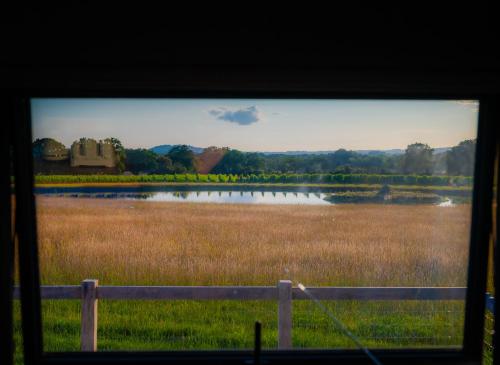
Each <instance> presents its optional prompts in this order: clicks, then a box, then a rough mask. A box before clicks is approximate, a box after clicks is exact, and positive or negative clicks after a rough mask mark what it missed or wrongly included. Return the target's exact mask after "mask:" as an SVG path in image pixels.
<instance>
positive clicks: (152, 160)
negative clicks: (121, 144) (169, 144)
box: [125, 148, 159, 174]
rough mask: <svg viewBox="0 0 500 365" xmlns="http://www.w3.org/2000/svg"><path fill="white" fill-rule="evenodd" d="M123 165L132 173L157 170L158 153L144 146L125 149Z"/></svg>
mask: <svg viewBox="0 0 500 365" xmlns="http://www.w3.org/2000/svg"><path fill="white" fill-rule="evenodd" d="M126 156H127V157H126V160H125V165H126V167H127V170H129V171H132V172H133V173H135V174H137V173H141V172H145V173H151V172H155V171H156V170H158V168H159V166H158V161H157V159H158V155H157V154H156V153H154V152H152V151H150V150H146V149H144V148H137V149H127V152H126Z"/></svg>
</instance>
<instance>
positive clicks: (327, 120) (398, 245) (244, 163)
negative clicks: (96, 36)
mask: <svg viewBox="0 0 500 365" xmlns="http://www.w3.org/2000/svg"><path fill="white" fill-rule="evenodd" d="M478 106H479V104H478V102H477V101H475V100H333V99H332V100H305V99H300V100H297V99H294V100H292V99H41V98H36V99H32V101H31V109H32V132H33V159H34V173H35V195H36V208H37V228H38V240H39V257H40V267H41V281H42V285H46V286H58V287H59V286H67V285H69V287H67V288H66V289H61V290H60V291H59V293H64V294H59V297H58V298H47V299H44V300H43V301H42V312H43V313H42V314H43V334H44V342H43V343H44V350H45V351H78V350H80V349H83V350H85V351H94V350H97V351H100V350H205V349H247V348H251V347H252V346H253V328H254V323H255V321H257V320H258V321H260V322H261V323H262V331H263V333H262V334H263V343H262V344H263V347H264V348H267V349H308V348H323V349H345V348H358V347H366V348H389V349H391V348H458V347H460V346H461V345H462V339H463V323H464V308H465V306H464V304H465V301H464V299H465V287H466V284H467V283H466V279H467V263H468V256H469V252H468V246H469V231H470V224H471V197H472V187H473V171H474V161H475V158H474V157H475V147H476V134H477V117H478ZM92 280H94V281H92ZM137 286H141V287H140V288H138V287H137ZM158 286H159V287H160V288H158ZM94 287H96V288H97V289H94ZM43 290H47V289H44V288H42V291H43ZM82 292H83V293H85V295H84V297H85V298H86V299H85V300H84V301H83V302H82V301H80V298H81V293H82ZM95 292H98V293H99V294H98V295H99V300H98V301H94V300H93V299H92V298H93V297H92V296H93V293H95ZM82 313H84V315H83V318H82ZM95 313H98V317H97V318H98V321H97V329H94V328H93V327H92V325H91V323H93V322H92V316H93V315H94V314H95ZM95 330H97V342H95V341H93V340H92V338H93V336H92V334H93V331H95Z"/></svg>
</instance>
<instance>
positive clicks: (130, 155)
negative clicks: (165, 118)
mask: <svg viewBox="0 0 500 365" xmlns="http://www.w3.org/2000/svg"><path fill="white" fill-rule="evenodd" d="M475 147H476V141H475V140H465V141H462V142H460V143H459V144H458V145H457V146H455V147H453V148H451V149H450V150H448V151H446V152H439V153H437V152H435V151H434V150H433V149H432V148H430V147H429V146H428V145H427V144H424V143H414V144H411V145H409V146H408V147H407V148H406V150H405V152H404V153H403V154H398V155H394V154H393V155H390V154H386V153H381V152H375V153H371V154H370V153H368V154H363V153H359V152H355V151H348V150H345V149H339V150H337V151H335V152H332V153H326V154H298V155H288V154H264V153H257V152H242V151H238V150H231V149H228V148H217V147H209V148H207V149H205V151H204V152H203V153H201V154H195V153H193V152H192V151H191V150H190V149H189V147H188V146H185V145H180V146H175V147H174V148H172V150H170V152H168V153H167V154H166V155H158V154H156V153H154V152H152V151H150V150H146V149H128V150H125V169H126V170H127V171H130V172H132V173H134V174H185V173H199V172H203V173H208V172H209V173H213V174H228V175H259V176H264V175H273V174H286V175H287V176H291V175H293V174H298V175H304V174H323V175H328V174H333V175H339V174H344V175H348V176H353V175H356V174H361V175H362V174H369V175H372V174H381V175H385V174H392V175H398V174H401V175H425V176H430V175H438V176H439V175H449V176H472V175H473V170H474V156H475Z"/></svg>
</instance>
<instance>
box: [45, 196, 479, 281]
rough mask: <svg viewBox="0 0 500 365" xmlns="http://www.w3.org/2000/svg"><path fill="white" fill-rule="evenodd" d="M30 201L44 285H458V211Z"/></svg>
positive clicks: (461, 273) (464, 224)
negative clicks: (34, 211)
mask: <svg viewBox="0 0 500 365" xmlns="http://www.w3.org/2000/svg"><path fill="white" fill-rule="evenodd" d="M37 203H38V228H39V242H40V262H41V278H42V282H43V283H45V284H78V283H79V282H80V281H81V280H82V279H84V278H90V277H95V278H98V279H100V280H101V282H102V283H104V284H110V285H111V284H116V285H118V284H141V285H142V284H143V285H275V284H276V283H277V281H278V280H279V279H287V276H290V275H291V276H293V278H294V279H297V280H301V281H303V282H304V283H306V284H309V285H366V286H377V285H382V286H384V285H396V286H397V285H401V286H405V285H406V286H461V285H465V279H466V267H467V258H468V239H469V234H468V232H469V222H470V205H468V204H465V205H462V206H456V207H453V208H441V207H436V206H432V205H419V206H397V205H377V204H373V205H346V206H285V205H283V206H278V205H233V204H231V205H224V204H221V205H215V204H209V203H207V204H186V203H162V202H143V201H123V200H116V201H112V200H107V199H71V198H49V197H39V198H37Z"/></svg>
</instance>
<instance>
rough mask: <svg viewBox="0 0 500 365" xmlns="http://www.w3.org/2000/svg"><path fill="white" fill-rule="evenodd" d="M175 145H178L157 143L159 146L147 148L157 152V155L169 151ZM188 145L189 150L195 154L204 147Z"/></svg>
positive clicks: (200, 151)
mask: <svg viewBox="0 0 500 365" xmlns="http://www.w3.org/2000/svg"><path fill="white" fill-rule="evenodd" d="M175 146H178V145H175V144H162V145H159V146H154V147H151V148H150V149H149V150H150V151H153V152H154V153H157V154H158V155H165V154H167V153H169V152H170V150H171V149H172V148H174V147H175ZM188 147H189V149H190V150H191V151H193V152H194V153H196V154H200V153H202V152H203V150H204V148H202V147H195V146H189V145H188Z"/></svg>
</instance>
